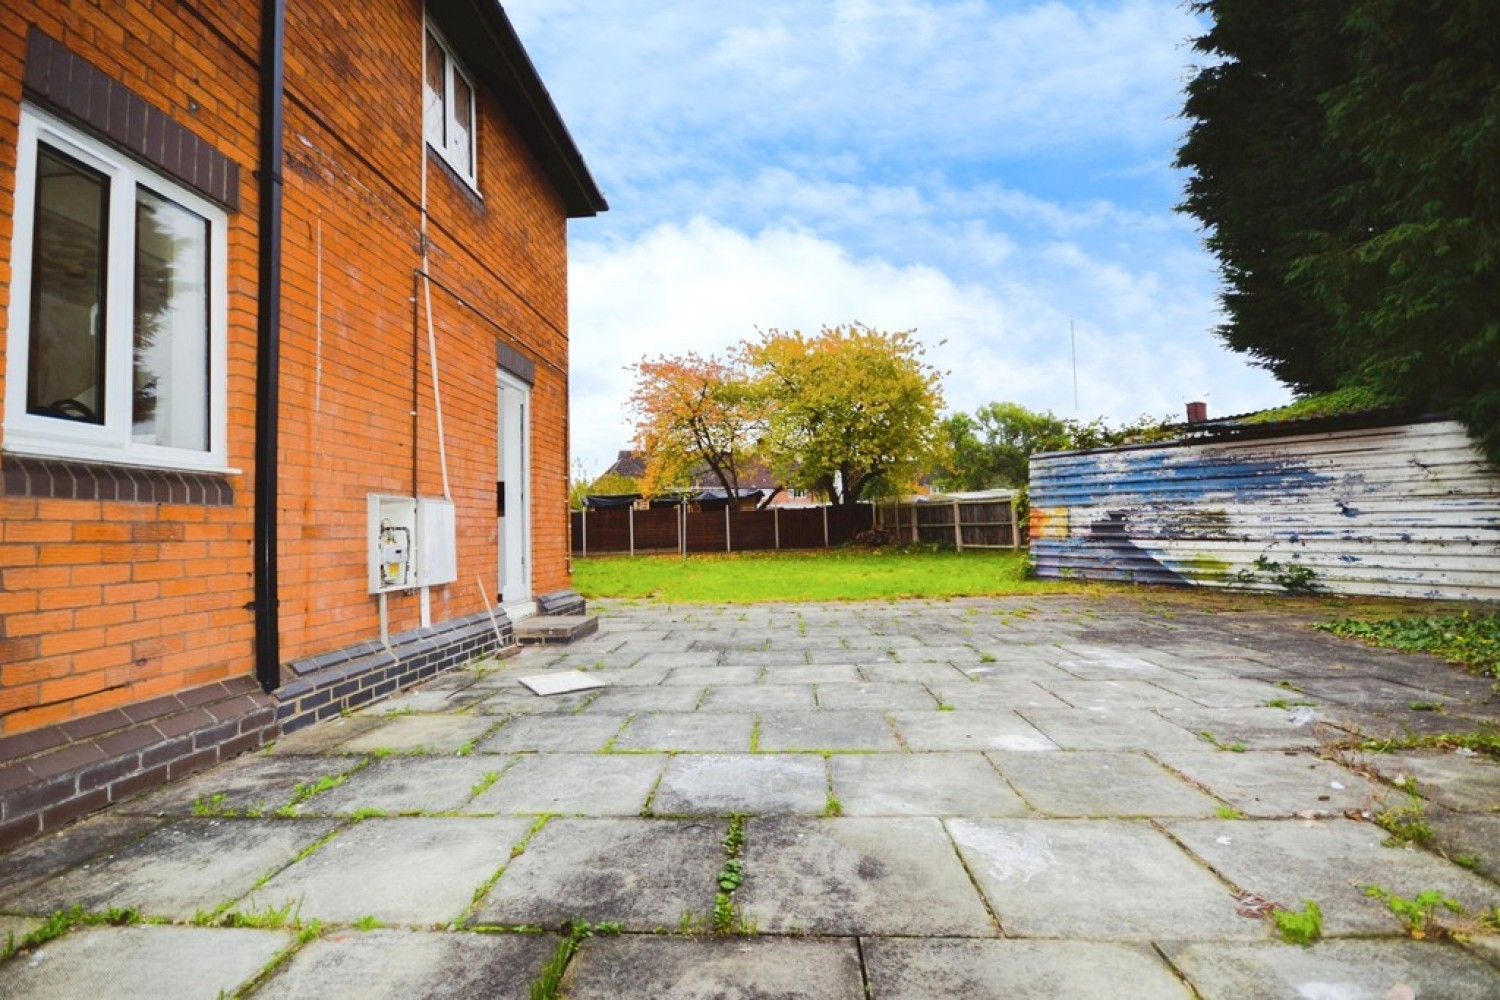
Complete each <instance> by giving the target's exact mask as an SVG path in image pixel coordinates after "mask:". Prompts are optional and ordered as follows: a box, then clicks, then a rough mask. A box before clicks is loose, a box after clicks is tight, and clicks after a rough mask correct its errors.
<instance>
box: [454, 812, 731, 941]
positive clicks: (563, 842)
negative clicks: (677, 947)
mask: <svg viewBox="0 0 1500 1000" xmlns="http://www.w3.org/2000/svg"><path fill="white" fill-rule="evenodd" d="M726 829H728V825H727V824H726V823H725V822H724V821H722V820H711V819H697V820H664V819H636V818H628V819H627V818H612V819H554V820H552V821H550V822H548V823H547V825H546V826H544V827H543V828H542V829H541V830H540V831H539V832H537V833H536V834H535V835H534V836H533V837H532V838H531V840H530V841H529V842H528V843H527V845H526V851H525V853H524V854H522V855H521V856H520V857H518V858H516V859H515V860H514V861H512V862H511V863H510V865H509V866H508V867H507V868H506V869H505V874H503V875H502V876H500V879H499V881H497V882H496V883H495V886H494V888H493V889H491V890H490V893H489V895H488V896H486V897H485V898H484V899H483V900H482V901H481V903H480V905H479V909H478V910H477V912H476V913H475V915H474V918H473V922H474V923H475V924H496V925H503V926H516V925H523V924H524V925H530V926H542V927H557V926H559V925H560V924H561V923H562V922H564V921H566V920H571V919H574V918H578V917H581V918H582V919H584V920H588V921H590V922H594V923H599V922H617V923H620V924H622V925H623V926H624V929H626V930H628V931H643V932H650V931H655V930H669V931H673V932H675V931H677V930H679V928H680V927H681V926H683V924H684V923H688V924H691V925H693V926H703V925H705V924H709V925H711V924H712V920H713V905H714V892H715V891H716V890H717V888H718V886H717V876H718V874H719V870H720V869H721V868H722V867H723V865H724V850H723V848H722V847H721V846H720V841H721V840H722V839H723V837H724V832H725V830H726Z"/></svg>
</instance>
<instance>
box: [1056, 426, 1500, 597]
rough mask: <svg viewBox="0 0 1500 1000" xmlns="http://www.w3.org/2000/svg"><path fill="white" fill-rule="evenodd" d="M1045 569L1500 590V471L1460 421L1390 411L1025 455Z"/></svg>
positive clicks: (1350, 586) (1325, 585)
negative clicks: (1486, 457)
mask: <svg viewBox="0 0 1500 1000" xmlns="http://www.w3.org/2000/svg"><path fill="white" fill-rule="evenodd" d="M1030 537H1031V554H1032V557H1033V558H1034V560H1035V561H1036V566H1037V572H1038V574H1039V575H1041V576H1043V577H1046V578H1052V579H1058V578H1064V577H1073V578H1078V579H1088V580H1129V581H1135V582H1141V583H1173V584H1182V585H1191V586H1219V587H1224V586H1228V587H1255V588H1261V589H1272V590H1279V589H1283V588H1288V589H1297V588H1300V587H1311V588H1313V589H1316V590H1319V591H1324V592H1329V593H1343V594H1369V595H1385V596H1400V597H1421V598H1437V599H1454V600H1497V599H1500V470H1497V469H1496V468H1495V467H1494V466H1492V465H1490V464H1489V463H1488V462H1487V461H1486V460H1485V459H1484V457H1483V456H1482V455H1481V454H1480V453H1479V451H1478V450H1477V449H1476V448H1475V447H1474V446H1473V444H1472V443H1471V441H1470V440H1469V438H1468V435H1467V434H1466V432H1465V431H1464V428H1463V427H1462V425H1460V424H1458V423H1456V422H1454V421H1452V420H1448V419H1445V418H1443V417H1420V418H1412V417H1410V416H1409V415H1402V414H1394V413H1390V412H1378V413H1365V414H1357V415H1348V416H1342V417H1330V418H1319V419H1315V420H1292V421H1283V422H1279V423H1263V424H1257V423H1252V422H1248V421H1245V420H1236V419H1228V420H1220V421H1211V422H1204V423H1198V424H1189V425H1186V426H1185V428H1184V430H1183V435H1182V437H1180V438H1179V439H1177V440H1174V441H1170V442H1166V443H1159V444H1147V445H1127V446H1123V447H1117V448H1107V449H1097V450H1091V451H1079V452H1065V453H1054V454H1043V455H1036V456H1034V457H1033V458H1032V460H1031V516H1030Z"/></svg>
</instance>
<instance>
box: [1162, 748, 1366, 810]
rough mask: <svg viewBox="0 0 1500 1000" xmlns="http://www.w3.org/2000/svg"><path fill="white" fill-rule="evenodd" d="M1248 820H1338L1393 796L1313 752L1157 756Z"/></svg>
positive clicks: (1198, 752)
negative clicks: (1258, 818) (1289, 818)
mask: <svg viewBox="0 0 1500 1000" xmlns="http://www.w3.org/2000/svg"><path fill="white" fill-rule="evenodd" d="M1153 756H1155V757H1156V758H1157V759H1158V760H1160V761H1161V762H1162V763H1163V764H1165V765H1167V766H1168V767H1170V768H1171V769H1172V770H1174V771H1177V772H1179V773H1180V774H1183V775H1185V776H1186V777H1187V778H1188V779H1190V780H1191V781H1193V782H1195V783H1196V784H1198V785H1199V786H1200V787H1202V788H1204V789H1206V790H1207V791H1208V792H1210V793H1211V794H1213V795H1216V796H1218V797H1219V798H1221V799H1223V800H1224V801H1226V802H1228V803H1229V804H1230V805H1232V806H1234V807H1235V808H1236V809H1239V810H1240V811H1241V812H1244V813H1245V814H1246V815H1248V816H1254V817H1266V818H1273V817H1278V816H1299V815H1301V816H1337V815H1342V814H1343V813H1345V812H1348V811H1350V810H1362V809H1370V808H1373V807H1374V806H1376V805H1378V804H1379V803H1380V802H1382V801H1383V800H1384V799H1385V798H1386V797H1387V796H1388V795H1389V794H1390V793H1389V790H1388V789H1386V788H1384V787H1383V786H1381V785H1379V784H1376V783H1374V782H1371V781H1367V780H1365V779H1364V778H1361V777H1360V776H1359V775H1357V774H1355V773H1354V772H1353V771H1350V770H1349V769H1348V768H1345V767H1341V766H1339V765H1338V764H1335V763H1333V762H1332V761H1326V760H1322V759H1320V758H1318V757H1314V756H1312V755H1311V754H1301V753H1299V754H1286V753H1278V752H1258V751H1247V752H1245V753H1232V752H1229V751H1224V750H1194V751H1188V752H1183V751H1176V750H1174V751H1170V752H1159V753H1155V754H1153Z"/></svg>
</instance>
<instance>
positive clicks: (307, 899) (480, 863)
mask: <svg viewBox="0 0 1500 1000" xmlns="http://www.w3.org/2000/svg"><path fill="white" fill-rule="evenodd" d="M530 829H531V823H530V821H529V820H525V819H519V818H512V817H496V818H472V819H470V818H464V817H444V818H440V819H439V818H428V817H404V818H398V819H385V818H374V819H366V820H362V821H360V822H358V823H356V824H354V825H353V826H352V827H350V828H348V829H345V830H342V831H340V832H339V833H338V834H337V835H335V836H334V837H333V838H332V839H331V840H329V841H328V842H327V843H325V844H322V845H320V846H319V847H318V849H317V850H316V851H314V852H312V853H311V854H309V855H308V856H306V857H303V858H301V859H299V860H298V861H297V862H296V863H295V864H292V865H289V866H288V867H287V868H285V869H283V870H282V871H280V872H278V873H277V874H276V875H274V876H273V877H272V878H271V879H270V880H268V881H267V882H266V883H264V884H263V885H261V886H260V887H259V888H257V889H256V890H255V891H254V892H252V893H250V894H249V895H248V896H246V897H245V898H244V899H242V900H240V901H239V902H238V903H237V904H236V905H235V909H236V911H238V912H240V913H250V914H253V913H257V912H265V911H266V910H275V909H279V908H282V907H288V906H290V907H293V908H294V910H295V912H296V913H297V914H298V915H299V916H300V917H301V918H302V919H314V918H316V919H318V920H323V921H329V922H339V923H354V922H355V921H358V920H361V919H364V918H368V917H373V918H374V919H375V920H378V921H379V922H381V923H384V924H417V925H421V924H428V925H431V924H443V923H448V922H450V921H455V920H459V919H461V918H462V916H463V915H464V912H465V909H466V908H467V906H468V905H469V903H470V901H471V900H472V899H473V896H474V891H475V890H476V889H478V888H480V887H481V886H483V885H484V884H485V883H486V882H487V881H488V880H489V879H490V878H492V877H493V876H494V875H495V874H496V873H497V872H499V871H500V870H501V869H502V868H503V867H504V866H505V865H506V863H507V862H509V860H510V853H511V848H513V847H514V846H515V845H517V844H518V843H520V842H521V840H522V838H524V837H525V836H526V833H527V831H528V830H530Z"/></svg>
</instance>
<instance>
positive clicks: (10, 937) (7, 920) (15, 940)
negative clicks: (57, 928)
mask: <svg viewBox="0 0 1500 1000" xmlns="http://www.w3.org/2000/svg"><path fill="white" fill-rule="evenodd" d="M43 923H45V921H44V920H42V918H41V917H10V916H3V915H0V947H3V948H5V949H6V950H9V949H10V948H11V947H19V946H20V944H21V942H22V941H23V940H25V938H26V935H28V934H30V933H31V932H32V931H34V930H36V929H37V928H39V927H41V926H42V924H43Z"/></svg>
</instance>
